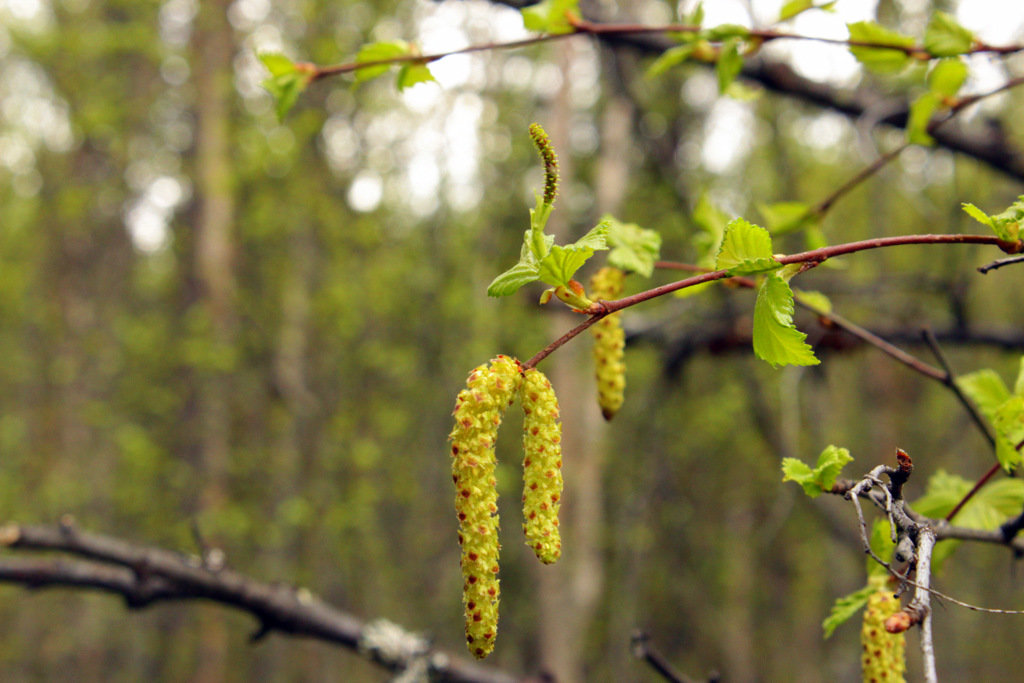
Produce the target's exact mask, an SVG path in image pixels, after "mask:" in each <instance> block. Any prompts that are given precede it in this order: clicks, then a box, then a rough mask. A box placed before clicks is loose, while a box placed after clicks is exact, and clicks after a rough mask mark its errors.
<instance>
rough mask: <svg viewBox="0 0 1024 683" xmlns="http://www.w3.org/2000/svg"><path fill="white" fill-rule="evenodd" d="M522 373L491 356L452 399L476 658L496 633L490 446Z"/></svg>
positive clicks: (469, 632) (470, 640)
mask: <svg viewBox="0 0 1024 683" xmlns="http://www.w3.org/2000/svg"><path fill="white" fill-rule="evenodd" d="M521 379H522V376H521V374H520V368H519V362H518V361H516V360H514V359H512V358H509V357H508V356H498V357H496V358H494V359H493V360H492V361H491V363H490V365H489V366H487V365H481V366H479V367H477V368H476V369H474V370H473V371H472V372H471V373H469V378H468V379H467V380H466V388H465V389H463V390H462V391H460V392H459V395H458V397H457V398H456V400H455V412H454V415H455V427H454V428H453V429H452V432H451V434H450V435H449V437H448V438H449V439H450V440H451V443H452V480H453V481H454V482H455V512H456V514H457V516H458V519H459V545H461V546H462V578H463V588H462V597H463V603H464V605H465V612H466V642H467V644H468V647H469V651H470V652H471V653H473V655H474V656H476V657H478V658H480V659H482V658H484V657H486V656H487V655H488V654H490V652H491V650H493V649H494V639H495V637H496V636H497V633H498V598H499V592H500V589H499V584H498V547H499V545H498V489H497V480H496V479H495V476H494V470H495V464H496V459H495V454H494V445H495V443H496V440H497V436H498V426H499V425H500V424H501V418H502V415H503V414H504V413H505V409H506V408H507V407H508V405H509V404H510V403H511V402H512V400H513V398H514V397H515V395H516V391H517V390H518V388H519V384H520V382H521Z"/></svg>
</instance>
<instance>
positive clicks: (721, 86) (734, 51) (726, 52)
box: [715, 38, 743, 93]
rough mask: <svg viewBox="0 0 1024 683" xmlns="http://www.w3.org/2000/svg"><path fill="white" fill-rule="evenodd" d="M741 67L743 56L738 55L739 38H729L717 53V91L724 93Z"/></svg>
mask: <svg viewBox="0 0 1024 683" xmlns="http://www.w3.org/2000/svg"><path fill="white" fill-rule="evenodd" d="M742 69H743V57H741V56H740V40H739V38H730V39H729V40H726V41H725V42H724V43H722V47H721V50H720V51H719V53H718V63H717V64H716V66H715V71H716V73H717V74H718V92H720V93H725V92H726V91H727V90H728V89H729V86H730V85H732V82H733V81H734V80H736V77H737V76H738V75H739V73H740V71H741V70H742Z"/></svg>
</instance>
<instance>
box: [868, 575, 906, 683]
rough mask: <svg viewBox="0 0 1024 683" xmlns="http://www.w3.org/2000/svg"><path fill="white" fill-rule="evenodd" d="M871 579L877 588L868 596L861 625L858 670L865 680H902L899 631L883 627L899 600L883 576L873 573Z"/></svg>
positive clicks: (901, 636)
mask: <svg viewBox="0 0 1024 683" xmlns="http://www.w3.org/2000/svg"><path fill="white" fill-rule="evenodd" d="M871 583H872V585H873V586H875V587H876V588H877V590H876V591H875V592H874V593H872V594H871V597H870V598H868V604H867V607H866V608H865V609H864V621H863V624H862V625H861V631H860V643H861V670H862V671H863V674H864V681H865V683H875V682H881V681H887V682H894V681H903V680H904V678H903V673H904V670H905V659H904V644H905V638H904V635H903V634H902V633H896V634H893V633H889V632H888V631H886V630H885V620H886V619H888V618H889V617H890V616H892V615H893V614H895V613H896V612H898V611H899V609H900V601H899V600H898V599H897V598H894V597H893V591H892V589H891V588H889V587H888V586H887V581H886V577H884V576H873V577H871Z"/></svg>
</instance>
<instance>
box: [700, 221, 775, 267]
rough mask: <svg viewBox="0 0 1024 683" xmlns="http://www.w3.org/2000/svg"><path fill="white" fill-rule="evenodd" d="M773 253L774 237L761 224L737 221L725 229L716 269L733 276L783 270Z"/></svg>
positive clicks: (730, 223)
mask: <svg viewBox="0 0 1024 683" xmlns="http://www.w3.org/2000/svg"><path fill="white" fill-rule="evenodd" d="M781 267H782V264H781V263H779V262H778V261H777V260H775V256H774V255H773V254H772V237H771V235H769V234H768V231H767V230H765V229H764V228H762V227H761V226H759V225H754V224H753V223H750V222H748V221H746V220H744V219H742V218H734V219H733V220H732V221H730V222H729V224H728V225H727V226H726V229H725V236H724V237H723V238H722V247H721V248H720V249H719V250H718V257H717V259H716V260H715V269H717V270H728V271H729V272H730V273H731V274H732V275H751V274H753V273H763V272H766V271H769V270H775V269H777V268H781Z"/></svg>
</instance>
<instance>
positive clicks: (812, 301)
mask: <svg viewBox="0 0 1024 683" xmlns="http://www.w3.org/2000/svg"><path fill="white" fill-rule="evenodd" d="M793 296H794V297H796V300H797V301H798V302H799V303H801V304H803V305H804V306H807V307H808V308H810V309H811V310H812V311H814V312H815V313H818V314H820V315H827V314H829V313H831V312H832V302H831V301H829V298H828V297H827V296H825V295H824V294H822V293H821V292H812V291H806V290H800V289H798V290H795V291H794V292H793Z"/></svg>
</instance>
